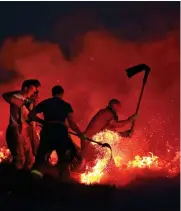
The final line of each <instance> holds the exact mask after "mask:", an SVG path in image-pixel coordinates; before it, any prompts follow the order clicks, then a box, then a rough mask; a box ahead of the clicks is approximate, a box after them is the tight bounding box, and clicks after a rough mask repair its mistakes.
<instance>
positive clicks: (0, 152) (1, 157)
mask: <svg viewBox="0 0 181 211" xmlns="http://www.w3.org/2000/svg"><path fill="white" fill-rule="evenodd" d="M10 156H11V153H10V150H9V149H7V148H6V147H2V148H0V163H1V162H3V161H5V160H9V159H10Z"/></svg>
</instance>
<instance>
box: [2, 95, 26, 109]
mask: <svg viewBox="0 0 181 211" xmlns="http://www.w3.org/2000/svg"><path fill="white" fill-rule="evenodd" d="M19 93H20V91H13V92H5V93H3V94H2V97H3V99H4V100H5V101H6V102H7V103H10V104H14V105H16V106H17V107H18V108H19V107H21V106H22V105H23V103H24V101H23V100H22V99H19V98H17V97H16V94H19Z"/></svg>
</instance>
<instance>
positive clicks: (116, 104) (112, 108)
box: [81, 99, 136, 160]
mask: <svg viewBox="0 0 181 211" xmlns="http://www.w3.org/2000/svg"><path fill="white" fill-rule="evenodd" d="M120 110H121V102H120V101H119V100H117V99H112V100H110V101H109V103H108V105H107V106H106V107H105V108H103V109H101V110H99V111H98V112H97V113H96V114H95V115H94V117H93V118H92V119H91V121H90V123H89V124H88V126H87V128H86V130H85V134H86V136H88V137H90V138H91V137H92V136H93V135H95V134H96V133H98V132H100V131H103V130H105V129H108V130H113V131H117V132H118V131H120V129H121V128H122V127H124V126H125V125H127V124H130V123H132V121H133V120H134V119H135V118H136V114H133V115H132V116H130V117H128V119H126V120H120V121H119V120H118V113H119V111H120ZM81 150H82V154H83V156H84V157H85V158H87V160H89V159H92V156H93V154H95V153H94V147H93V146H92V145H91V144H90V143H89V142H85V141H82V142H81ZM88 157H89V158H88Z"/></svg>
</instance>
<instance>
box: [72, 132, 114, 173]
mask: <svg viewBox="0 0 181 211" xmlns="http://www.w3.org/2000/svg"><path fill="white" fill-rule="evenodd" d="M69 133H70V134H72V135H74V136H78V137H79V135H78V134H77V133H74V132H70V131H69ZM86 140H87V141H89V142H92V143H95V144H98V145H99V146H101V147H107V148H108V149H110V151H111V154H110V157H109V160H108V161H107V163H106V165H105V167H104V168H103V169H102V171H101V172H103V171H104V170H105V169H106V168H107V166H108V164H109V163H110V162H111V161H112V148H111V146H110V145H109V144H108V143H99V142H97V141H94V140H92V139H90V138H88V137H87V139H86ZM71 168H72V169H74V168H75V166H74V165H72V166H71ZM101 172H100V173H101Z"/></svg>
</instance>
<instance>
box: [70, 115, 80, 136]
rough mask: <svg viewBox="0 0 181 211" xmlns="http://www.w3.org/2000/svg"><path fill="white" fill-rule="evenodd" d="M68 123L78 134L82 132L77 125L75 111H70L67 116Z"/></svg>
mask: <svg viewBox="0 0 181 211" xmlns="http://www.w3.org/2000/svg"><path fill="white" fill-rule="evenodd" d="M67 120H68V123H69V126H70V128H71V129H72V130H73V131H75V132H76V133H77V134H81V133H82V132H81V131H80V129H79V127H78V126H77V124H76V122H75V120H74V115H73V113H69V114H68V117H67Z"/></svg>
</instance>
